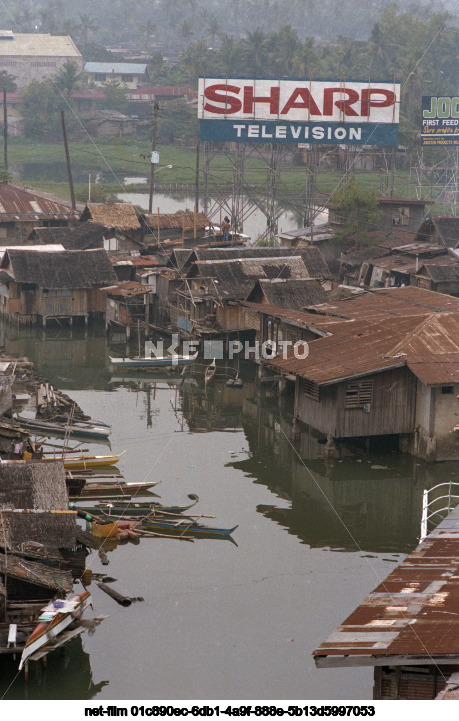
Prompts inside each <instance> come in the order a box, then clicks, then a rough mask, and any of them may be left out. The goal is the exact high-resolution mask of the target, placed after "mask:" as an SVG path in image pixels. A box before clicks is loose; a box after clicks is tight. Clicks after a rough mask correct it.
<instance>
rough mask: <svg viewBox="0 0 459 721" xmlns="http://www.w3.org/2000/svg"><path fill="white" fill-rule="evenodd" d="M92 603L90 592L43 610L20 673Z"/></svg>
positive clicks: (21, 664)
mask: <svg viewBox="0 0 459 721" xmlns="http://www.w3.org/2000/svg"><path fill="white" fill-rule="evenodd" d="M90 603H91V594H90V593H89V591H84V592H83V593H79V594H78V595H77V596H73V598H70V599H68V600H67V599H66V600H64V601H54V602H51V603H49V604H48V605H47V606H45V607H44V608H42V610H41V613H40V616H39V617H38V625H37V626H36V627H35V628H34V630H33V631H32V633H31V634H30V636H29V638H28V639H27V641H26V643H25V646H24V650H23V652H22V656H21V661H20V663H19V671H20V670H21V669H22V667H23V666H24V663H25V662H26V661H27V659H28V658H30V656H32V655H33V654H34V653H35V652H36V651H38V650H39V649H40V648H42V647H43V646H47V645H48V643H52V641H53V639H55V638H56V637H57V636H58V635H59V634H60V633H62V631H64V630H65V629H66V628H67V627H68V626H70V624H71V623H72V622H73V621H74V620H75V619H78V618H81V616H82V614H83V611H84V610H85V608H87V607H88V606H89V604H90Z"/></svg>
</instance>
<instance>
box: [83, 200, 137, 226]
mask: <svg viewBox="0 0 459 721" xmlns="http://www.w3.org/2000/svg"><path fill="white" fill-rule="evenodd" d="M80 219H81V220H82V221H85V220H92V221H93V222H94V223H99V224H100V225H104V226H105V227H106V228H114V229H115V230H120V231H124V230H139V229H140V221H139V218H138V217H137V213H136V210H135V208H134V206H133V205H132V203H87V204H86V206H85V209H84V210H83V212H82V214H81V218H80Z"/></svg>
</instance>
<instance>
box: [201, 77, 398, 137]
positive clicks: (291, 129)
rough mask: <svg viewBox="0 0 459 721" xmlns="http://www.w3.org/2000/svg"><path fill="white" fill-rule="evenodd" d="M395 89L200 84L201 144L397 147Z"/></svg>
mask: <svg viewBox="0 0 459 721" xmlns="http://www.w3.org/2000/svg"><path fill="white" fill-rule="evenodd" d="M399 107H400V85H398V84H396V83H377V82H347V81H346V82H344V81H342V80H341V81H313V80H311V81H301V80H274V79H263V80H254V79H250V80H248V79H234V80H227V79H222V78H200V79H199V97H198V118H199V119H200V128H201V129H200V137H201V140H208V141H217V142H243V143H250V142H261V143H269V142H275V143H296V144H297V143H305V142H306V143H320V144H324V143H325V144H344V145H396V144H397V131H398V120H399Z"/></svg>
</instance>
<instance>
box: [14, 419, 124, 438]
mask: <svg viewBox="0 0 459 721" xmlns="http://www.w3.org/2000/svg"><path fill="white" fill-rule="evenodd" d="M16 420H17V421H18V422H19V423H20V424H21V426H22V427H23V428H27V429H28V430H31V431H35V432H39V433H41V434H42V435H50V436H54V435H58V436H61V435H64V436H65V435H68V436H79V437H80V438H99V439H102V438H108V436H109V435H110V433H111V431H112V429H111V426H109V425H107V423H103V422H102V421H92V422H91V421H73V422H72V423H70V424H68V423H67V424H66V423H65V421H63V422H62V423H61V422H53V421H43V420H41V419H39V418H23V417H22V416H17V417H16Z"/></svg>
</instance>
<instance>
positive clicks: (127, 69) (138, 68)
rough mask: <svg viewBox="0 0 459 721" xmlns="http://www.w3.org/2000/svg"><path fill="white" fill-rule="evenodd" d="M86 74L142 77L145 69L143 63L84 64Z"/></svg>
mask: <svg viewBox="0 0 459 721" xmlns="http://www.w3.org/2000/svg"><path fill="white" fill-rule="evenodd" d="M84 69H85V72H87V73H108V74H110V73H115V74H116V75H119V74H122V75H143V74H144V73H145V71H146V69H147V66H146V64H145V63H92V62H89V63H86V64H85V66H84Z"/></svg>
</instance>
